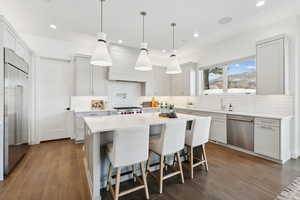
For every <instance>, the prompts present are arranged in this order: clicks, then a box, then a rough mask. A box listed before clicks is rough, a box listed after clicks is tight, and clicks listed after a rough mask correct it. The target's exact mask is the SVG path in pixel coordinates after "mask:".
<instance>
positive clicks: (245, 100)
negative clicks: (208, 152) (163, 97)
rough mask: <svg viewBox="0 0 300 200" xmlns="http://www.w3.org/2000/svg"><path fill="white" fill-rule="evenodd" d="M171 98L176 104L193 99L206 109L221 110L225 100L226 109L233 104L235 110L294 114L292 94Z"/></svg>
mask: <svg viewBox="0 0 300 200" xmlns="http://www.w3.org/2000/svg"><path fill="white" fill-rule="evenodd" d="M169 99H170V100H169V102H170V103H174V104H175V105H176V106H186V105H187V102H189V101H191V102H193V104H194V106H195V107H198V108H200V109H205V110H206V109H208V110H220V109H221V102H222V101H223V104H224V106H226V109H228V105H229V104H231V105H232V106H233V110H234V111H235V112H249V113H263V114H280V115H293V97H292V96H284V95H203V96H199V97H170V98H169ZM222 99H223V100H222Z"/></svg>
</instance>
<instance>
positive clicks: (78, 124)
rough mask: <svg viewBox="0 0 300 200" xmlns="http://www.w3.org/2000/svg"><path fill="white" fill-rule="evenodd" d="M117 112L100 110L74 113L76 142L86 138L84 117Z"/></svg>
mask: <svg viewBox="0 0 300 200" xmlns="http://www.w3.org/2000/svg"><path fill="white" fill-rule="evenodd" d="M113 114H116V112H111V111H103V112H102V111H98V112H82V113H74V130H75V140H76V142H81V141H83V140H84V121H83V117H101V116H107V115H113Z"/></svg>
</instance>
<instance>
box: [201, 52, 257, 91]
mask: <svg viewBox="0 0 300 200" xmlns="http://www.w3.org/2000/svg"><path fill="white" fill-rule="evenodd" d="M202 79H203V81H202V83H203V87H202V88H203V93H204V94H219V93H247V94H248V93H255V92H256V62H255V58H254V57H251V58H247V59H243V60H240V61H234V62H229V63H227V64H224V65H220V66H217V67H216V66H214V67H210V68H208V69H204V70H202Z"/></svg>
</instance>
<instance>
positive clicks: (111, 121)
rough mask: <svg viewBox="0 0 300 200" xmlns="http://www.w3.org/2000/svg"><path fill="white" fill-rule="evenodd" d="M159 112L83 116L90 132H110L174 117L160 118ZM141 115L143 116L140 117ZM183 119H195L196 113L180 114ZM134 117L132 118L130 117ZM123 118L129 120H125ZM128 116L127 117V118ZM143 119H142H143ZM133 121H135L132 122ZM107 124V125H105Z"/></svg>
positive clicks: (166, 120) (159, 122)
mask: <svg viewBox="0 0 300 200" xmlns="http://www.w3.org/2000/svg"><path fill="white" fill-rule="evenodd" d="M158 115H159V113H158V112H155V113H143V114H137V115H111V116H99V117H83V120H84V122H85V124H86V125H87V126H88V128H89V130H90V133H89V135H90V134H94V133H100V132H110V131H114V130H116V129H119V128H127V127H131V126H132V125H141V124H142V125H149V126H150V125H162V124H165V123H167V122H168V121H170V120H173V119H172V118H159V117H158ZM139 116H141V118H139ZM178 116H179V118H176V119H182V120H187V121H190V120H194V119H195V118H197V116H195V115H188V114H178ZM131 117H132V119H130V118H131ZM123 118H124V119H125V120H128V121H123ZM126 118H127V119H126ZM141 120H142V121H141ZM130 122H133V123H130ZM105 126H107V127H105Z"/></svg>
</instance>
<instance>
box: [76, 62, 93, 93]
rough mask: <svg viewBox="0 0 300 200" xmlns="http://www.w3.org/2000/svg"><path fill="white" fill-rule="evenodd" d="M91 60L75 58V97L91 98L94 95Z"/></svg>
mask: <svg viewBox="0 0 300 200" xmlns="http://www.w3.org/2000/svg"><path fill="white" fill-rule="evenodd" d="M89 60H90V58H89V57H84V56H75V57H74V65H75V96H89V95H91V93H92V90H91V89H92V88H91V74H92V72H91V65H90V63H89Z"/></svg>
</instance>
